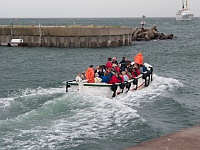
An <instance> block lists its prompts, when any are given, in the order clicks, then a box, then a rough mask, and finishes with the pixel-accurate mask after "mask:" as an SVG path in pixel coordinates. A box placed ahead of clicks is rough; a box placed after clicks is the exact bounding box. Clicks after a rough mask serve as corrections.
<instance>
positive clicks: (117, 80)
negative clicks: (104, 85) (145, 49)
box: [108, 75, 123, 84]
mask: <svg viewBox="0 0 200 150" xmlns="http://www.w3.org/2000/svg"><path fill="white" fill-rule="evenodd" d="M121 79H122V78H121ZM122 80H123V79H122ZM122 80H119V79H118V78H117V77H116V76H115V75H114V76H112V78H111V80H110V81H109V82H108V84H115V83H121V82H123V81H122Z"/></svg>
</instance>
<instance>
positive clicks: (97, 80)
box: [94, 73, 102, 83]
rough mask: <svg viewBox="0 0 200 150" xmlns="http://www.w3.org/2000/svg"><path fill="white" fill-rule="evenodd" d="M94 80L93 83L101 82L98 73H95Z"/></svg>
mask: <svg viewBox="0 0 200 150" xmlns="http://www.w3.org/2000/svg"><path fill="white" fill-rule="evenodd" d="M94 82H95V83H101V82H102V79H101V78H99V74H98V73H95V78H94Z"/></svg>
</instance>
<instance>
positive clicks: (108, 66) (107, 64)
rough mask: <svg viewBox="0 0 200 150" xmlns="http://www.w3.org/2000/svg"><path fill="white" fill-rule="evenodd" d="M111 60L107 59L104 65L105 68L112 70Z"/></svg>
mask: <svg viewBox="0 0 200 150" xmlns="http://www.w3.org/2000/svg"><path fill="white" fill-rule="evenodd" d="M111 60H112V58H110V57H109V58H108V61H107V63H106V68H112V61H111Z"/></svg>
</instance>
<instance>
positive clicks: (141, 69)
mask: <svg viewBox="0 0 200 150" xmlns="http://www.w3.org/2000/svg"><path fill="white" fill-rule="evenodd" d="M146 71H147V67H146V66H145V65H144V64H140V73H144V72H146Z"/></svg>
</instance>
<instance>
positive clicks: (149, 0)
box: [0, 0, 200, 18]
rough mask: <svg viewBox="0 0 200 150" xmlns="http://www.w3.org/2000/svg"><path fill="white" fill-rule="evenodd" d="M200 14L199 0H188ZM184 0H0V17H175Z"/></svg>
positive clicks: (194, 10)
mask: <svg viewBox="0 0 200 150" xmlns="http://www.w3.org/2000/svg"><path fill="white" fill-rule="evenodd" d="M188 3H189V8H190V10H191V11H193V12H194V14H195V17H200V0H188ZM181 7H182V0H0V18H85V17H87V18H98V17H141V16H142V15H145V16H147V17H175V14H176V12H177V10H178V9H180V8H181Z"/></svg>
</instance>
